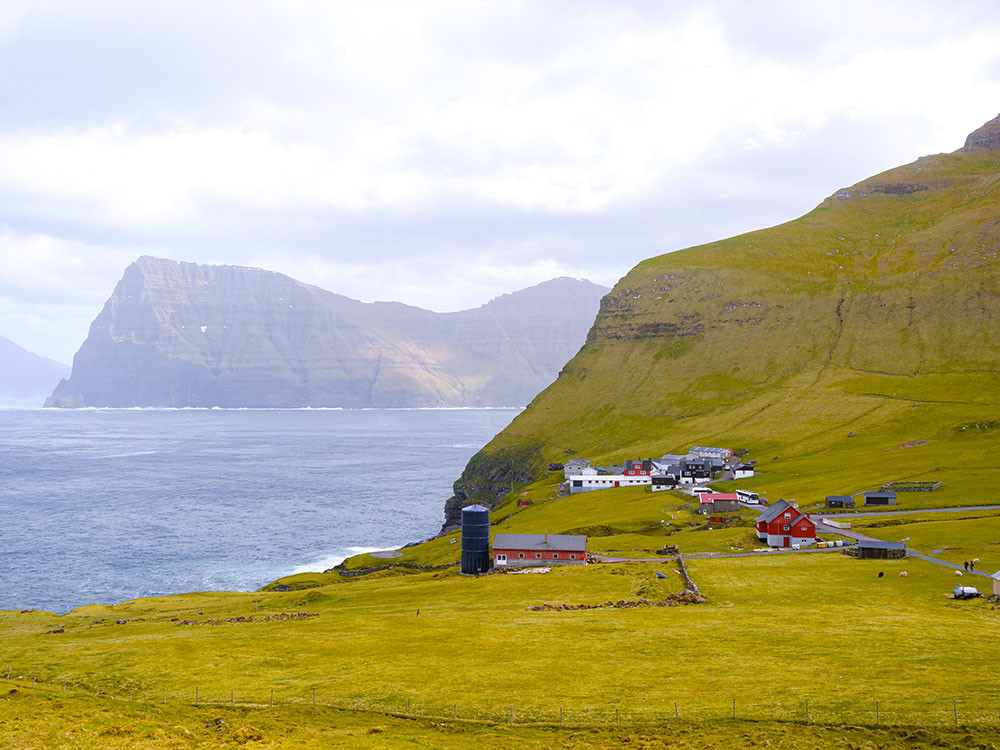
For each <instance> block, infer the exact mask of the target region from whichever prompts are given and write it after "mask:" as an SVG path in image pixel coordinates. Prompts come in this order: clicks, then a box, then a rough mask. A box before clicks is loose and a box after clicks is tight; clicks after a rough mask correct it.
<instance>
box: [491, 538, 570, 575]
mask: <svg viewBox="0 0 1000 750" xmlns="http://www.w3.org/2000/svg"><path fill="white" fill-rule="evenodd" d="M586 564H587V537H585V536H577V535H570V534H497V535H496V536H495V537H494V538H493V565H494V566H495V567H498V568H503V567H508V568H526V567H533V566H539V565H586Z"/></svg>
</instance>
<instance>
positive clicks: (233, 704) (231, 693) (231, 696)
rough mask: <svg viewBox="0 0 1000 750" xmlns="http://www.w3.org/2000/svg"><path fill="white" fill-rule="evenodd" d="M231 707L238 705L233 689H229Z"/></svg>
mask: <svg viewBox="0 0 1000 750" xmlns="http://www.w3.org/2000/svg"><path fill="white" fill-rule="evenodd" d="M229 705H230V706H235V705H236V690H235V689H233V688H230V689H229Z"/></svg>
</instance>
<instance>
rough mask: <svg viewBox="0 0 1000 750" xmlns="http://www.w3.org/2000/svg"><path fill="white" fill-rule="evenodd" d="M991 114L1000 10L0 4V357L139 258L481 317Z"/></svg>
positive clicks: (58, 328) (101, 296) (954, 144)
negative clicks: (546, 285)
mask: <svg viewBox="0 0 1000 750" xmlns="http://www.w3.org/2000/svg"><path fill="white" fill-rule="evenodd" d="M998 112H1000V4H998V3H995V2H992V1H991V0H986V1H984V2H979V3H976V2H961V1H956V0H952V2H949V3H941V2H937V1H936V0H935V1H934V2H927V3H922V2H919V1H918V0H907V1H906V2H898V3H897V2H888V1H887V2H875V1H873V0H868V1H867V2H857V3H854V2H846V1H845V0H838V1H837V2H830V3H823V2H801V0H795V1H790V2H770V3H765V2H760V3H736V2H733V3H729V2H698V3H682V2H661V3H656V2H623V1H621V0H618V1H616V2H585V1H583V0H567V1H566V2H546V1H537V2H523V3H522V2H516V0H496V2H475V1H474V0H460V1H459V2H418V1H417V0H406V1H405V2H402V1H401V2H378V1H373V0H366V1H365V2H357V3H353V2H326V1H322V2H320V1H317V2H306V1H301V2H300V1H296V0H281V1H280V2H260V1H257V0H233V1H232V2H227V1H225V0H219V1H216V2H212V1H206V0H197V1H196V2H186V1H185V0H170V2H162V3H160V2H143V3H122V2H118V1H115V2H101V1H100V0H87V1H84V2H80V1H79V0H75V1H72V2H46V1H45V0H32V1H31V2H24V3H21V2H15V1H12V0H3V2H0V335H4V336H7V337H8V338H11V339H13V340H14V341H16V342H17V343H19V344H21V345H22V346H25V347H27V348H29V349H31V350H33V351H36V352H38V353H41V354H44V355H47V356H51V357H54V358H56V359H60V360H62V361H69V360H70V358H71V357H72V355H73V353H74V352H75V350H76V349H77V348H78V346H79V345H80V343H81V342H82V340H83V338H84V337H85V336H86V332H87V328H88V326H89V324H90V321H91V320H92V319H93V318H94V316H95V315H96V314H97V313H98V312H99V310H100V308H101V306H102V304H103V302H104V300H105V299H106V298H107V296H108V295H109V294H110V292H111V290H112V289H113V288H114V284H115V282H116V281H117V279H118V278H119V277H120V276H121V273H122V271H123V269H124V268H125V266H126V265H127V264H128V263H129V262H131V261H132V260H134V259H135V258H136V257H137V256H139V255H141V254H152V255H158V256H163V257H168V258H174V259H177V260H188V261H196V262H200V263H231V264H239V265H252V266H262V267H266V268H270V269H274V270H278V271H281V272H283V273H287V274H289V275H291V276H294V277H296V278H298V279H301V280H303V281H307V282H310V283H313V284H317V285H319V286H322V287H325V288H327V289H331V290H333V291H336V292H339V293H342V294H346V295H349V296H352V297H356V298H359V299H364V300H375V299H393V300H400V301H403V302H408V303H411V304H416V305H421V306H424V307H428V308H430V309H434V310H457V309H462V308H465V307H472V306H476V305H479V304H482V303H483V302H485V301H487V300H488V299H490V298H491V297H493V296H495V295H497V294H500V293H503V292H506V291H511V290H513V289H518V288H522V287H525V286H529V285H531V284H534V283H538V282H540V281H544V280H546V279H549V278H552V277H554V276H560V275H568V276H576V277H585V278H589V279H592V280H594V281H597V282H600V283H603V284H607V285H611V284H613V283H614V282H615V281H616V280H617V279H618V278H619V277H620V276H621V275H623V274H624V273H625V272H626V271H627V270H628V269H629V268H630V267H631V266H633V265H634V264H635V263H636V262H638V261H640V260H642V259H643V258H646V257H649V256H651V255H656V254H659V253H663V252H669V251H671V250H676V249H679V248H682V247H686V246H689V245H692V244H697V243H700V242H706V241H710V240H713V239H718V238H720V237H724V236H727V235H731V234H735V233H738V232H741V231H745V230H749V229H754V228H759V227H762V226H767V225H770V224H775V223H778V222H781V221H784V220H787V219H791V218H794V217H795V216H798V215H800V214H802V213H804V212H805V211H807V210H809V209H810V208H811V207H812V206H814V205H815V204H816V203H818V202H819V201H821V200H822V199H823V198H824V197H825V196H827V195H829V194H831V193H832V192H834V191H835V190H836V189H838V188H839V187H843V186H845V185H849V184H852V183H854V182H856V181H858V180H860V179H862V178H864V177H867V176H869V175H871V174H874V173H877V172H879V171H882V170H884V169H887V168H889V167H892V166H895V165H898V164H901V163H905V162H909V161H912V160H913V159H914V158H916V157H917V156H919V155H922V154H927V153H935V152H941V151H952V150H954V149H956V148H958V147H960V146H961V145H962V143H963V140H964V138H965V136H966V134H967V133H968V132H969V131H971V130H973V129H975V128H977V127H978V126H980V125H981V124H982V123H983V122H985V121H986V120H988V119H991V118H992V117H994V116H996V115H997V113H998Z"/></svg>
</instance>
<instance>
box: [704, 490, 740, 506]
mask: <svg viewBox="0 0 1000 750" xmlns="http://www.w3.org/2000/svg"><path fill="white" fill-rule="evenodd" d="M739 499H740V498H739V495H737V494H736V493H735V492H706V493H704V494H703V495H702V496H701V501H702V502H703V503H714V502H715V501H716V500H736V501H737V502H738V501H739Z"/></svg>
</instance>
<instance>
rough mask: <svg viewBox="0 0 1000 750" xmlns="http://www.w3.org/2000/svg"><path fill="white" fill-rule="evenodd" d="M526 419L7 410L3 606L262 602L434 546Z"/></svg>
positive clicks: (0, 472) (1, 459)
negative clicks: (219, 595)
mask: <svg viewBox="0 0 1000 750" xmlns="http://www.w3.org/2000/svg"><path fill="white" fill-rule="evenodd" d="M519 411H520V410H519V409H440V410H438V409H363V410H339V409H315V410H314V409H302V410H243V409H240V410H222V409H210V410H206V409H182V410H159V409H156V410H154V409H86V410H67V411H62V410H50V409H40V410H33V411H18V410H8V411H0V609H28V608H38V609H44V610H50V611H53V612H57V613H64V612H67V611H69V610H70V609H72V608H74V607H77V606H80V605H83V604H91V603H102V604H114V603H118V602H121V601H125V600H128V599H134V598H136V597H142V596H154V595H160V594H175V593H182V592H189V591H210V590H235V591H248V590H253V589H256V588H259V587H260V586H262V585H264V584H266V583H269V582H270V581H272V580H274V579H276V578H279V577H281V576H283V575H288V574H290V573H295V572H302V571H312V570H324V569H326V568H330V567H332V566H333V565H335V564H336V563H338V562H340V561H341V560H343V559H344V558H345V557H347V556H349V555H351V554H354V553H357V552H364V551H372V550H376V549H387V548H391V547H398V546H400V545H402V544H405V543H407V542H412V541H419V540H422V539H426V538H428V537H430V536H433V535H434V534H436V533H437V532H438V530H439V529H440V526H441V523H442V521H443V520H444V516H443V508H444V501H445V500H446V499H447V498H448V497H449V496H450V495H451V484H452V482H453V481H454V480H455V479H457V478H458V477H459V475H460V474H461V472H462V469H463V468H464V467H465V464H466V462H467V461H468V460H469V458H470V457H471V456H472V455H473V454H474V453H475V452H476V451H477V450H478V449H479V448H481V447H482V446H483V445H484V444H485V443H487V442H488V441H489V440H490V438H492V437H493V436H494V435H495V434H496V433H497V432H499V431H500V430H501V429H503V428H504V427H505V426H506V425H507V424H508V423H509V422H510V420H511V419H513V418H514V416H516V415H517V413H519Z"/></svg>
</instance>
